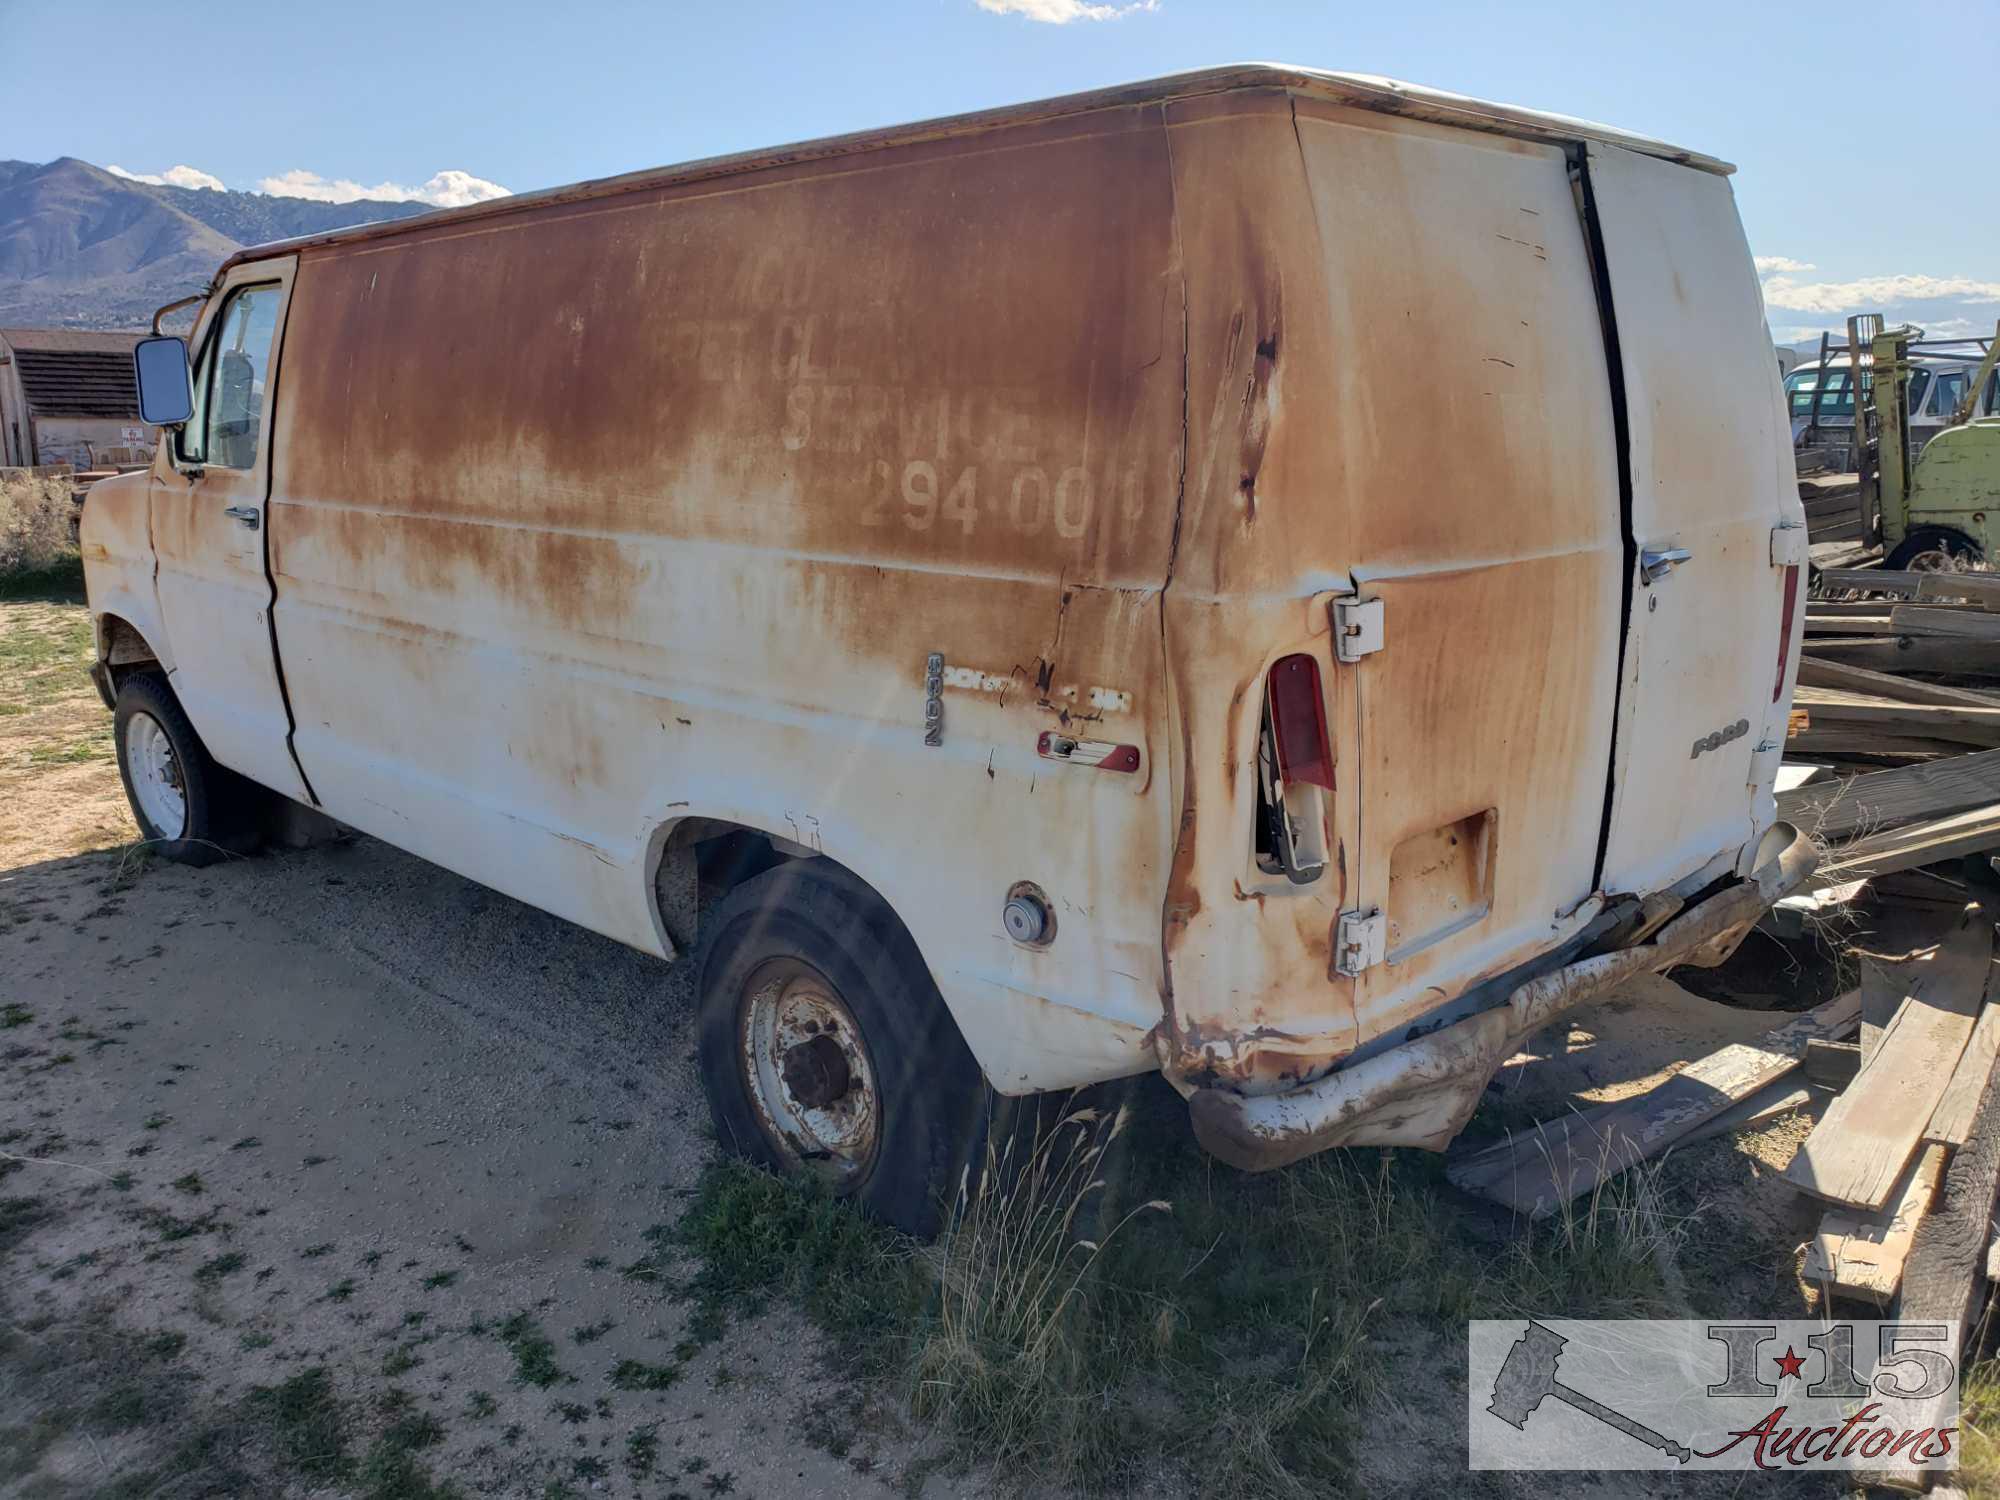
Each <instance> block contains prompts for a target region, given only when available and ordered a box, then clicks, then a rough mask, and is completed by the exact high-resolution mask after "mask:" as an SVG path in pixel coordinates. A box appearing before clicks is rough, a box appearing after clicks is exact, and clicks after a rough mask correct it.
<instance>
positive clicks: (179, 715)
mask: <svg viewBox="0 0 2000 1500" xmlns="http://www.w3.org/2000/svg"><path fill="white" fill-rule="evenodd" d="M142 718H143V719H146V720H150V721H151V723H152V724H154V725H157V726H158V728H159V730H160V731H161V732H162V733H163V734H164V735H165V738H166V743H167V744H168V746H170V747H171V750H172V757H173V762H174V766H175V769H176V770H177V772H178V775H179V779H180V792H181V795H182V798H183V801H184V803H185V813H184V819H183V821H182V824H181V826H180V827H179V828H178V829H173V828H163V827H161V826H159V824H158V823H157V822H156V821H155V816H156V814H154V813H150V812H149V811H148V809H147V806H146V800H145V798H144V797H142V796H141V794H140V791H139V789H138V788H136V787H135V785H134V777H135V775H138V776H143V775H144V774H145V773H144V771H143V769H141V768H137V767H135V766H134V765H133V763H132V757H133V748H132V740H133V730H134V720H136V719H142ZM111 722H112V734H113V737H114V739H115V740H116V742H117V747H118V776H119V779H120V780H121V781H123V782H124V783H125V800H126V802H127V803H128V804H130V806H131V808H132V817H133V820H134V821H135V822H137V823H138V825H139V836H140V837H141V838H143V839H145V840H146V841H147V842H148V843H149V844H151V845H152V846H153V847H154V848H156V849H157V850H158V851H159V852H160V853H161V854H163V855H165V856H166V857H167V858H168V859H171V860H174V861H177V862H178V863H180V864H184V865H209V864H214V863H215V862H216V861H217V860H219V859H225V858H227V857H228V856H229V855H232V854H244V853H248V852H249V851H250V850H252V849H254V848H255V847H256V845H257V827H258V823H257V813H258V811H259V809H260V807H261V806H262V804H263V801H264V798H265V794H264V793H263V792H262V791H261V790H260V789H259V788H257V787H255V786H253V785H252V784H251V783H249V782H247V781H245V780H244V779H243V778H242V777H241V776H238V775H237V774H236V773H235V772H234V771H231V770H228V769H226V768H225V767H222V766H219V765H217V764H216V763H215V761H214V760H213V759H212V758H211V757H210V756H209V753H208V751H207V749H206V748H204V747H203V745H202V743H201V736H200V735H198V734H196V733H195V732H194V725H193V724H191V723H189V722H188V716H187V714H186V713H185V712H184V711H183V710H182V708H181V705H180V700H179V699H178V698H176V697H175V696H174V690H173V689H172V688H171V687H169V686H168V685H167V679H166V678H165V677H164V676H162V675H161V674H160V673H158V672H135V673H133V674H132V675H131V676H129V677H127V678H126V679H125V680H124V682H122V683H120V684H119V687H118V704H117V709H116V711H115V712H114V714H113V715H112V721H111Z"/></svg>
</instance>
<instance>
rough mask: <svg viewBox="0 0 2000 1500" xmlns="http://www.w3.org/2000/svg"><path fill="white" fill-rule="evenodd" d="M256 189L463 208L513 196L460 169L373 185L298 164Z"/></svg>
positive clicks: (330, 199) (323, 199)
mask: <svg viewBox="0 0 2000 1500" xmlns="http://www.w3.org/2000/svg"><path fill="white" fill-rule="evenodd" d="M217 186H218V187H219V186H221V184H220V183H218V184H217ZM257 191H258V192H260V193H269V194H270V195H271V196H272V197H274V198H311V199H313V200H314V201H316V202H319V203H353V202H356V201H357V200H360V199H364V198H365V199H367V200H369V201H371V202H377V203H402V202H410V201H416V202H420V203H432V204H435V205H437V207H439V208H462V207H464V206H465V205H466V204H468V203H484V202H486V201H487V199H489V198H507V197H511V196H512V190H511V189H508V188H504V187H502V186H500V184H499V183H497V182H488V181H487V180H486V179H485V178H484V177H474V176H473V175H472V174H471V173H470V172H459V171H448V172H439V173H437V174H436V175H435V176H433V177H432V178H430V180H429V181H427V182H425V183H424V184H423V186H422V187H405V186H404V185H403V184H401V183H398V182H378V183H377V184H375V186H374V187H363V186H362V185H361V184H360V183H358V182H355V181H353V180H352V179H350V178H346V177H332V178H329V177H322V176H320V175H319V173H317V172H308V171H306V170H304V169H303V168H299V169H296V170H293V171H290V172H282V173H280V174H279V175H278V176H276V177H266V178H263V179H262V180H260V181H259V182H258V184H257Z"/></svg>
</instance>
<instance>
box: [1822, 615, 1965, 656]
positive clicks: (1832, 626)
mask: <svg viewBox="0 0 2000 1500" xmlns="http://www.w3.org/2000/svg"><path fill="white" fill-rule="evenodd" d="M1906 607H1907V606H1906ZM1905 633H1906V632H1905V631H1904V630H1903V629H1902V628H1900V627H1899V626H1897V624H1896V623H1895V620H1894V617H1893V616H1890V615H1886V614H1869V615H1821V614H1814V613H1813V612H1812V611H1810V610H1808V611H1807V612H1806V634H1807V635H1869V636H1873V635H1888V636H1893V635H1901V634H1905ZM1907 633H1908V634H1910V635H1918V634H1923V635H1936V634H1937V633H1938V632H1936V631H1934V630H1932V631H1921V632H1920V631H1915V630H1911V631H1908V632H1907ZM1813 649H1814V650H1818V649H1819V648H1818V646H1817V645H1815V646H1814V647H1813Z"/></svg>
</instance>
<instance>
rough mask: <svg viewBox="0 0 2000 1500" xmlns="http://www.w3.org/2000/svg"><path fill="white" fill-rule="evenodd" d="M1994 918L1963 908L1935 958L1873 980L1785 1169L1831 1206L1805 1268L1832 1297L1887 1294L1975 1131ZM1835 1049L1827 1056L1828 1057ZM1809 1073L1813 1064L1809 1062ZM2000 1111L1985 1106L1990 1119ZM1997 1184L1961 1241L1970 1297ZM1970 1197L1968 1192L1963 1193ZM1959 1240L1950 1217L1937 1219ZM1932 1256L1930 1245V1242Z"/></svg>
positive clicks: (1987, 1050) (1887, 1297) (1991, 1043)
mask: <svg viewBox="0 0 2000 1500" xmlns="http://www.w3.org/2000/svg"><path fill="white" fill-rule="evenodd" d="M1992 972H1993V922H1992V918H1991V917H1990V916H1988V915H1987V914H1986V913H1985V912H1984V911H1983V910H1982V909H1981V908H1980V907H1978V906H1968V907H1966V908H1965V909H1964V911H1963V913H1962V914H1961V916H1960V918H1959V920H1958V923H1957V925H1956V927H1954V929H1953V930H1952V932H1951V933H1950V935H1949V936H1947V937H1946V939H1945V940H1944V942H1943V943H1941V944H1940V945H1939V946H1938V948H1937V950H1936V952H1935V953H1934V954H1932V956H1931V957H1930V958H1929V959H1928V960H1926V961H1924V962H1920V963H1914V964H1910V965H1908V966H1906V968H1905V969H1904V971H1903V974H1902V976H1901V979H1900V982H1898V983H1895V984H1893V985H1892V986H1885V985H1884V984H1883V983H1882V982H1881V980H1882V976H1881V975H1880V973H1879V971H1878V973H1876V974H1875V975H1873V976H1871V979H1872V981H1873V982H1872V984H1871V985H1870V986H1864V993H1863V1021H1864V1025H1863V1028H1862V1040H1861V1044H1860V1046H1859V1047H1858V1048H1857V1049H1855V1051H1854V1052H1853V1054H1852V1055H1851V1058H1850V1059H1848V1064H1847V1065H1848V1066H1849V1067H1851V1068H1852V1070H1853V1072H1852V1076H1851V1077H1849V1078H1847V1079H1845V1080H1844V1082H1843V1081H1842V1080H1840V1079H1839V1077H1838V1076H1837V1072H1836V1076H1835V1077H1834V1078H1833V1079H1832V1080H1830V1081H1831V1082H1832V1083H1833V1084H1834V1086H1835V1087H1837V1088H1838V1089H1839V1092H1838V1093H1837V1094H1836V1095H1835V1097H1834V1099H1833V1101H1832V1103H1831V1104H1829V1105H1828V1106H1827V1109H1826V1111H1825V1113H1824V1114H1822V1115H1821V1116H1820V1119H1819V1123H1818V1124H1817V1125H1815V1126H1814V1127H1813V1132H1812V1134H1811V1135H1810V1136H1809V1137H1808V1138H1807V1140H1806V1142H1805V1144H1804V1145H1803V1146H1802V1147H1801V1148H1800V1149H1799V1152H1798V1154H1797V1155H1796V1156H1795V1157H1794V1158H1793V1159H1792V1162H1791V1165H1790V1166H1788V1167H1787V1168H1786V1169H1785V1173H1784V1175H1785V1180H1786V1181H1787V1182H1789V1183H1791V1185H1792V1186H1794V1187H1796V1188H1798V1189H1799V1190H1800V1191H1801V1192H1804V1193H1808V1194H1811V1195H1812V1196H1813V1197H1815V1198H1818V1199H1821V1200H1823V1201H1824V1202H1825V1203H1826V1204H1827V1205H1828V1206H1827V1208H1826V1211H1825V1215H1824V1217H1823V1218H1822V1219H1821V1220H1820V1226H1819V1232H1818V1234H1816V1235H1815V1236H1814V1238H1813V1240H1812V1243H1811V1244H1810V1245H1809V1246H1808V1247H1807V1251H1806V1266H1805V1274H1806V1279H1807V1280H1809V1281H1812V1282H1815V1283H1817V1284H1818V1285H1820V1286H1822V1287H1823V1288H1825V1290H1826V1291H1827V1292H1828V1293H1829V1294H1830V1295H1831V1296H1834V1297H1839V1298H1846V1299H1850V1300H1854V1301H1862V1302H1870V1303H1873V1304H1875V1305H1877V1306H1882V1307H1886V1306H1888V1305H1889V1304H1890V1303H1891V1302H1892V1301H1893V1300H1894V1299H1895V1298H1896V1296H1897V1294H1898V1292H1899V1291H1900V1290H1901V1289H1902V1285H1903V1280H1904V1277H1905V1275H1906V1271H1907V1267H1908V1265H1909V1263H1910V1260H1911V1257H1912V1255H1913V1254H1915V1252H1916V1250H1917V1247H1918V1246H1919V1244H1920V1243H1923V1242H1924V1239H1925V1229H1924V1226H1925V1225H1926V1224H1927V1223H1930V1222H1932V1218H1933V1214H1934V1212H1935V1209H1936V1205H1937V1193H1938V1189H1939V1187H1940V1186H1941V1185H1942V1184H1943V1183H1944V1181H1945V1180H1946V1176H1947V1173H1948V1172H1949V1171H1950V1170H1952V1165H1953V1161H1954V1156H1955V1153H1957V1152H1959V1151H1960V1149H1961V1148H1962V1147H1964V1146H1965V1145H1966V1144H1967V1143H1968V1142H1969V1141H1971V1140H1972V1138H1973V1135H1974V1131H1975V1127H1976V1124H1977V1122H1978V1118H1979V1114H1980V1108H1981V1104H1982V1101H1983V1099H1984V1097H1985V1094H1986V1091H1987V1084H1988V1081H1989V1080H1990V1079H1991V1078H1992V1076H1993V1074H1994V1061H1995V1058H1996V1056H2000V1006H1995V1005H1993V1004H1990V1003H1989V996H1988V991H1989V988H1990V987H1991V986H1990V980H1991V976H1992ZM1832 1061H1833V1060H1832V1059H1829V1062H1832ZM1807 1076H1808V1078H1811V1077H1812V1076H1813V1075H1812V1070H1811V1069H1810V1067H1809V1068H1808V1073H1807ZM1996 1123H2000V1121H1996V1120H1994V1119H1992V1118H1990V1117H1989V1118H1988V1120H1987V1121H1986V1126H1985V1128H1986V1129H1988V1130H1989V1131H1991V1130H1992V1129H1993V1128H1994V1126H1995V1124H1996ZM1992 1206H1993V1197H1992V1194H1991V1193H1990V1192H1989V1193H1988V1195H1987V1197H1986V1199H1985V1201H1984V1204H1983V1205H1982V1206H1980V1207H1979V1208H1978V1209H1977V1221H1976V1224H1974V1225H1972V1226H1970V1232H1969V1237H1970V1239H1971V1240H1974V1241H1976V1243H1975V1244H1973V1245H1972V1246H1971V1248H1970V1250H1969V1251H1967V1252H1966V1256H1967V1257H1969V1258H1968V1259H1967V1264H1966V1267H1965V1270H1964V1273H1963V1274H1964V1277H1965V1280H1966V1284H1967V1288H1968V1290H1967V1293H1966V1295H1967V1296H1968V1297H1969V1296H1970V1287H1971V1285H1972V1283H1973V1282H1974V1281H1975V1280H1983V1279H1984V1277H1985V1274H1986V1272H1985V1260H1986V1249H1987V1245H1988V1243H1989V1241H1990V1239H1991V1235H1990V1232H1989V1230H1988V1220H1989V1216H1990V1212H1991V1209H1992ZM1960 1207H1961V1208H1964V1207H1966V1205H1965V1204H1961V1205H1960ZM1938 1222H1939V1224H1940V1225H1941V1228H1940V1229H1934V1230H1933V1231H1931V1232H1930V1234H1929V1236H1928V1239H1929V1240H1930V1241H1931V1242H1933V1243H1936V1242H1937V1241H1938V1238H1939V1234H1940V1233H1944V1234H1945V1236H1946V1238H1951V1237H1952V1235H1951V1233H1950V1231H1951V1228H1952V1226H1950V1225H1949V1224H1945V1223H1944V1221H1941V1220H1940V1221H1938ZM1932 1253H1933V1256H1934V1255H1935V1253H1936V1252H1935V1251H1933V1252H1932Z"/></svg>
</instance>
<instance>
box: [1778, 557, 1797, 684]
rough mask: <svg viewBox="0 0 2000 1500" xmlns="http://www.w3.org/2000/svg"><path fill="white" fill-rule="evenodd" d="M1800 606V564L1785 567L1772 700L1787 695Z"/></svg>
mask: <svg viewBox="0 0 2000 1500" xmlns="http://www.w3.org/2000/svg"><path fill="white" fill-rule="evenodd" d="M1798 607H1799V565H1798V564H1797V563H1793V564H1792V565H1791V566H1790V567H1788V568H1786V569H1785V609H1784V613H1783V614H1781V615H1780V616H1779V617H1778V678H1777V681H1775V682H1773V683H1772V684H1771V701H1772V702H1773V703H1776V702H1777V701H1778V700H1779V699H1780V698H1782V697H1783V696H1784V695H1785V668H1786V667H1788V666H1790V665H1791V663H1792V617H1793V616H1794V615H1795V614H1796V613H1797V612H1798Z"/></svg>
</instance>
